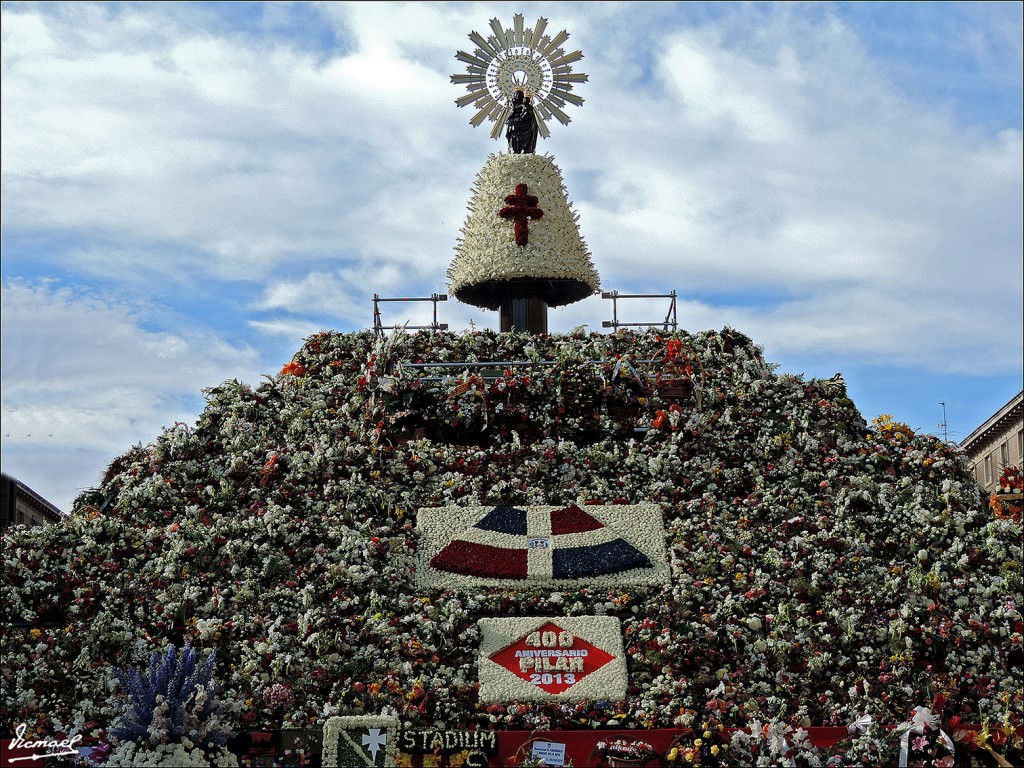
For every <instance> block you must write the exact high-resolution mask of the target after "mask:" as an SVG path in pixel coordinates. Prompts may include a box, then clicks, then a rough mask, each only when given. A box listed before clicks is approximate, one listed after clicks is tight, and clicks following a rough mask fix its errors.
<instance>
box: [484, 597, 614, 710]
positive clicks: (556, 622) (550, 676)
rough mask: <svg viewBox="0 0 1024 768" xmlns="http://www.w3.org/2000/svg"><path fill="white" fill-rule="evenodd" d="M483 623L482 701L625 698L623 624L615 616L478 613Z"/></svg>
mask: <svg viewBox="0 0 1024 768" xmlns="http://www.w3.org/2000/svg"><path fill="white" fill-rule="evenodd" d="M479 628H480V652H479V673H480V701H481V702H482V703H498V704H500V703H505V702H513V701H547V702H554V701H590V700H604V701H621V700H623V699H625V698H626V682H627V678H626V658H625V653H624V652H623V648H622V628H621V625H620V623H619V620H618V619H617V618H615V617H614V616H571V617H570V616H558V617H554V618H552V617H536V616H534V617H519V618H510V619H480V621H479ZM545 630H548V631H545ZM558 630H561V631H558ZM502 652H505V653H504V657H505V664H504V665H503V664H502V663H501V659H502V656H501V654H502ZM495 657H498V660H495Z"/></svg>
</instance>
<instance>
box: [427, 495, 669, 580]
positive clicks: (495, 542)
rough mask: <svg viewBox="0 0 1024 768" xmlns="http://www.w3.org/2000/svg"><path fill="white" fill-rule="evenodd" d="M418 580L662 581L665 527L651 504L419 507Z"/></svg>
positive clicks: (665, 575) (665, 566)
mask: <svg viewBox="0 0 1024 768" xmlns="http://www.w3.org/2000/svg"><path fill="white" fill-rule="evenodd" d="M417 527H418V528H419V533H420V547H419V563H418V567H417V579H418V581H419V582H420V584H421V585H423V586H424V587H428V588H429V587H444V588H458V587H465V588H477V587H481V586H516V585H520V586H527V585H531V584H542V583H550V584H552V585H574V584H581V583H585V584H587V585H589V586H616V587H618V586H627V585H638V584H664V583H666V582H667V581H668V578H669V570H668V560H667V553H666V549H665V527H664V522H663V519H662V514H661V510H660V508H658V507H657V506H656V505H653V504H636V505H614V506H588V507H587V508H586V509H585V510H584V509H582V508H580V507H578V506H576V505H575V504H570V505H569V506H567V507H550V506H521V507H513V506H510V505H507V504H499V505H497V506H493V507H454V506H453V507H428V508H421V509H420V510H419V512H418V513H417Z"/></svg>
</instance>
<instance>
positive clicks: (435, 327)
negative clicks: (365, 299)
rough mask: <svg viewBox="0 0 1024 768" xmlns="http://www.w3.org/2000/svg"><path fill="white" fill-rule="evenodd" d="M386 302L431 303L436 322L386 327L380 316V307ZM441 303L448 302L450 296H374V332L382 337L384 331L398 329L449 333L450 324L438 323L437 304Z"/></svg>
mask: <svg viewBox="0 0 1024 768" xmlns="http://www.w3.org/2000/svg"><path fill="white" fill-rule="evenodd" d="M385 301H399V302H409V301H429V302H432V303H433V305H434V320H433V322H431V323H430V325H409V324H407V323H405V324H401V325H397V324H396V325H384V322H383V320H382V319H381V315H380V305H381V303H382V302H385ZM439 301H448V294H446V293H434V294H431V295H430V296H403V297H394V298H391V297H382V296H379V295H377V294H376V293H375V294H373V332H374V333H376V334H377V335H382V334H383V333H384V331H390V330H394V329H396V328H404V329H406V330H411V331H428V330H429V331H447V330H448V323H439V322H438V321H437V303H438V302H439Z"/></svg>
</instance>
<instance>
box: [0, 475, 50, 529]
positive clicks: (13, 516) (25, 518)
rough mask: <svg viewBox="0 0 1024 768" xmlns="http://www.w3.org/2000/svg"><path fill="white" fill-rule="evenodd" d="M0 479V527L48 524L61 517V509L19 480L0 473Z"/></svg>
mask: <svg viewBox="0 0 1024 768" xmlns="http://www.w3.org/2000/svg"><path fill="white" fill-rule="evenodd" d="M0 479H2V488H0V496H2V509H3V517H2V518H0V527H2V528H7V527H8V526H11V525H50V524H51V523H56V522H58V521H59V520H60V519H61V517H62V514H61V511H60V510H59V509H57V507H55V506H54V505H53V504H51V503H50V502H48V501H47V500H46V499H44V498H43V497H42V496H40V495H39V494H38V493H36V492H35V491H33V490H32V489H31V488H29V487H28V486H27V485H25V484H24V483H23V482H21V481H20V480H15V479H14V478H13V477H9V476H7V475H0Z"/></svg>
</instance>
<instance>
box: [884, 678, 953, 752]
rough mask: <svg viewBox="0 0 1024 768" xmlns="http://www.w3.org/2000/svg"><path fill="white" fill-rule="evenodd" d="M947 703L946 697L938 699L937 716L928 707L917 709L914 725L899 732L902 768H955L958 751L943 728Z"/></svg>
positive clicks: (911, 724) (901, 727) (914, 714)
mask: <svg viewBox="0 0 1024 768" xmlns="http://www.w3.org/2000/svg"><path fill="white" fill-rule="evenodd" d="M943 703H944V701H942V697H941V696H937V697H936V701H935V702H933V709H935V712H932V710H931V709H928V708H927V707H914V711H913V715H912V717H911V719H910V721H909V722H907V723H904V724H903V725H900V726H899V727H898V728H897V729H896V731H895V733H894V735H897V736H898V737H899V744H900V752H899V765H900V768H908V766H909V768H933V767H935V768H952V766H953V755H954V753H955V752H956V747H955V745H954V744H953V740H952V739H951V738H950V737H949V735H948V734H947V733H946V732H945V731H944V730H942V728H941V727H940V715H939V712H941V710H942V704H943ZM936 704H937V705H938V706H936Z"/></svg>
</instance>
